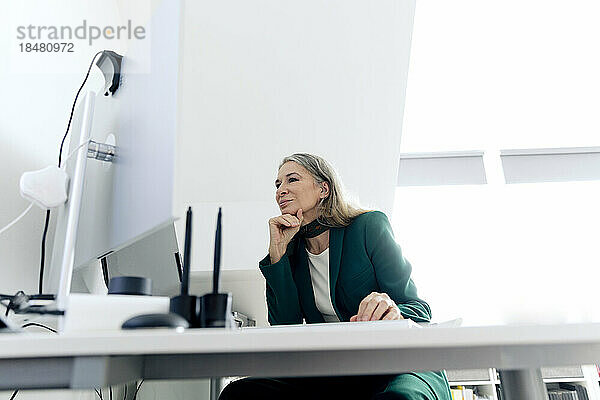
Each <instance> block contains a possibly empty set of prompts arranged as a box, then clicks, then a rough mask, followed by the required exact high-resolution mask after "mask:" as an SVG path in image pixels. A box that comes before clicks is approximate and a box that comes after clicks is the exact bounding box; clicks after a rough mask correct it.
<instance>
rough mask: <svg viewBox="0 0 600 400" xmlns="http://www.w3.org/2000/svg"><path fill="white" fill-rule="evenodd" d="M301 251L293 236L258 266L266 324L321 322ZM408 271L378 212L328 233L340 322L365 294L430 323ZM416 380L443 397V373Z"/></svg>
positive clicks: (445, 387)
mask: <svg viewBox="0 0 600 400" xmlns="http://www.w3.org/2000/svg"><path fill="white" fill-rule="evenodd" d="M305 248H306V244H305V241H304V239H303V238H297V237H296V238H294V239H293V240H292V241H291V242H290V244H289V245H288V247H287V250H286V253H285V255H284V256H283V257H282V258H281V259H280V260H279V261H278V262H276V263H275V264H271V259H270V257H269V256H268V255H267V256H266V257H265V258H264V259H263V260H261V261H260V262H259V267H260V270H261V272H262V274H263V275H264V277H265V280H266V295H267V307H268V317H269V323H270V324H271V325H281V324H301V323H302V320H303V319H304V320H306V322H307V323H309V324H310V323H319V322H325V321H324V319H323V316H322V315H321V313H320V312H319V310H318V309H317V306H316V303H315V298H314V292H313V288H312V281H311V277H310V271H309V268H308V256H307V255H306V250H305ZM411 269H412V267H411V265H410V263H409V262H408V261H407V260H406V259H405V258H404V257H403V256H402V251H401V249H400V246H399V245H398V244H397V243H396V241H395V240H394V234H393V231H392V227H391V226H390V223H389V221H388V218H387V216H386V215H385V214H384V213H382V212H379V211H372V212H367V213H364V214H361V215H359V216H358V217H356V218H355V219H354V220H353V221H352V223H351V224H350V225H349V226H347V227H345V228H331V229H330V230H329V282H330V293H331V302H332V304H333V308H334V310H335V312H336V314H337V316H338V318H339V320H340V321H349V320H350V317H351V316H353V315H355V314H356V313H357V311H358V306H359V304H360V302H361V301H362V299H364V298H365V297H366V296H367V295H368V294H370V293H371V292H383V293H387V294H388V295H389V296H390V298H392V299H393V300H394V301H395V302H396V304H397V305H398V308H399V309H400V313H401V314H402V316H403V317H404V318H406V319H412V320H413V321H415V322H428V321H430V319H431V309H430V308H429V305H428V304H427V303H426V302H425V301H423V300H421V299H420V298H419V297H418V296H417V288H416V287H415V284H414V283H413V281H412V280H411V278H410V274H411ZM430 374H433V376H429V375H430ZM418 375H420V376H421V377H423V378H424V379H425V380H426V381H427V382H428V384H429V385H430V387H432V388H433V389H434V391H435V392H436V394H437V398H438V399H446V398H448V396H449V394H450V393H449V392H450V390H449V388H448V383H447V381H446V378H445V376H444V374H443V373H441V372H432V373H422V374H418Z"/></svg>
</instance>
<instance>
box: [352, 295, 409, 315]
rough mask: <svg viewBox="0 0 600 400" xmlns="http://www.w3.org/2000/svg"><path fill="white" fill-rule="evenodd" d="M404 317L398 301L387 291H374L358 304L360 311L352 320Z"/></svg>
mask: <svg viewBox="0 0 600 400" xmlns="http://www.w3.org/2000/svg"><path fill="white" fill-rule="evenodd" d="M395 319H404V317H403V316H402V315H401V314H400V309H399V308H398V306H397V305H396V303H395V302H394V301H393V300H392V299H390V296H388V295H387V293H377V292H373V293H371V294H370V295H368V296H367V297H365V298H364V299H363V300H362V301H361V302H360V305H359V306H358V312H357V313H356V315H353V316H352V317H351V318H350V322H356V321H379V320H395Z"/></svg>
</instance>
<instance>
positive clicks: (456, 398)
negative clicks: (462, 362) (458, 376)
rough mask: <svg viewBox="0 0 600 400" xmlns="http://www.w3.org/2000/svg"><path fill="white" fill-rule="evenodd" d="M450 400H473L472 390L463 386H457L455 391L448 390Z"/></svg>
mask: <svg viewBox="0 0 600 400" xmlns="http://www.w3.org/2000/svg"><path fill="white" fill-rule="evenodd" d="M450 393H451V394H452V400H475V394H474V393H473V389H470V388H466V387H464V386H457V387H456V389H450Z"/></svg>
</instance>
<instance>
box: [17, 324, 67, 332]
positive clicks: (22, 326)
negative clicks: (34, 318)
mask: <svg viewBox="0 0 600 400" xmlns="http://www.w3.org/2000/svg"><path fill="white" fill-rule="evenodd" d="M30 326H37V327H40V328H45V329H48V330H49V331H51V332H54V333H58V332H57V331H56V330H55V329H52V328H50V327H49V326H46V325H42V324H38V323H37V322H28V323H26V324H25V325H21V328H28V327H30Z"/></svg>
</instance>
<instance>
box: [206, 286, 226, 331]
mask: <svg viewBox="0 0 600 400" xmlns="http://www.w3.org/2000/svg"><path fill="white" fill-rule="evenodd" d="M200 327H201V328H232V327H233V316H232V314H231V293H207V294H205V295H204V296H202V297H200Z"/></svg>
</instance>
